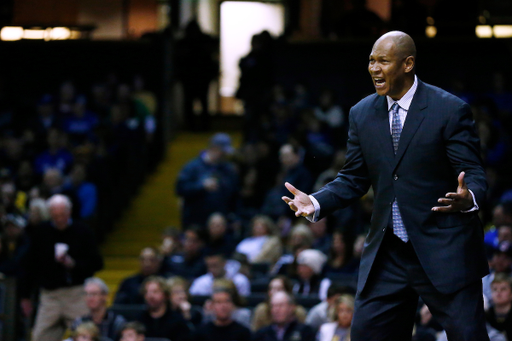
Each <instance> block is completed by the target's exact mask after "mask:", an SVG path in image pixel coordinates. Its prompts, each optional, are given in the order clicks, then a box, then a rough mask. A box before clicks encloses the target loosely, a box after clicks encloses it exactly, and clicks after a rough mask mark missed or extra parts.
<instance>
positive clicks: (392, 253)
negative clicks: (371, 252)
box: [351, 228, 489, 341]
mask: <svg viewBox="0 0 512 341" xmlns="http://www.w3.org/2000/svg"><path fill="white" fill-rule="evenodd" d="M387 230H388V231H387V232H386V235H385V237H384V240H383V241H382V245H381V247H380V249H379V252H378V254H377V257H376V259H375V263H374V264H373V267H372V270H371V272H370V275H369V277H368V281H367V283H366V287H365V288H364V290H363V291H362V292H361V293H360V294H359V295H358V296H357V297H356V304H355V313H354V319H353V322H352V328H351V340H352V341H384V340H389V341H407V340H411V335H412V329H413V325H414V320H415V315H416V308H417V305H418V297H421V298H422V300H423V301H424V302H425V303H426V305H427V306H428V307H429V309H430V312H431V313H432V315H433V316H434V318H435V319H436V321H437V322H439V323H440V324H441V326H442V327H443V328H444V329H445V330H446V333H447V335H448V340H449V341H488V340H489V337H488V336H487V330H486V327H485V317H484V309H483V298H482V283H481V282H480V281H476V282H475V283H473V284H471V285H468V286H466V287H464V288H462V289H461V290H459V291H457V292H455V293H452V294H442V293H440V292H439V291H437V290H436V289H435V287H434V285H433V284H432V283H431V282H430V280H429V279H428V277H427V274H426V273H425V271H423V268H422V266H421V264H420V262H419V260H418V257H417V256H416V253H415V251H414V248H413V246H412V245H411V243H410V242H408V243H404V242H402V241H401V240H400V239H399V238H398V237H396V236H395V235H394V234H393V231H392V229H391V228H388V229H387ZM432 252H435V250H432ZM446 261H447V262H449V261H450V260H449V259H447V260H446ZM439 266H440V267H442V266H443V264H439ZM468 266H471V265H470V264H468Z"/></svg>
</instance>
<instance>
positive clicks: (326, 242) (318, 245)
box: [308, 218, 333, 254]
mask: <svg viewBox="0 0 512 341" xmlns="http://www.w3.org/2000/svg"><path fill="white" fill-rule="evenodd" d="M327 222H328V220H327V218H323V219H320V220H319V221H317V222H316V223H312V222H310V223H309V224H308V226H309V229H310V230H311V232H312V233H313V237H314V238H315V239H314V241H313V249H315V250H318V251H321V252H322V253H324V254H328V253H329V249H330V248H331V244H332V238H333V237H332V236H331V235H330V234H329V233H328V231H327V229H328V227H327Z"/></svg>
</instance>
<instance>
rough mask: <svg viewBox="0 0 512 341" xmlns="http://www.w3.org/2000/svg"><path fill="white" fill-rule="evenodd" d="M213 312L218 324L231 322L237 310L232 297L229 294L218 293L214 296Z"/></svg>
mask: <svg viewBox="0 0 512 341" xmlns="http://www.w3.org/2000/svg"><path fill="white" fill-rule="evenodd" d="M212 304H213V312H214V314H215V317H216V318H217V321H218V322H221V323H226V322H229V321H230V320H231V314H232V313H233V310H234V309H235V306H234V305H233V301H232V300H231V296H230V295H229V294H228V293H227V292H217V293H214V294H213V296H212Z"/></svg>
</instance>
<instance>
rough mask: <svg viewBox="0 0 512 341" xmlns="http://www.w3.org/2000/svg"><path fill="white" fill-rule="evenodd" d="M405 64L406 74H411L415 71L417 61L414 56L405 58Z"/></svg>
mask: <svg viewBox="0 0 512 341" xmlns="http://www.w3.org/2000/svg"><path fill="white" fill-rule="evenodd" d="M404 64H405V72H406V73H409V72H411V71H412V70H413V69H414V65H415V64H416V60H415V59H414V57H413V56H409V57H407V58H405V61H404Z"/></svg>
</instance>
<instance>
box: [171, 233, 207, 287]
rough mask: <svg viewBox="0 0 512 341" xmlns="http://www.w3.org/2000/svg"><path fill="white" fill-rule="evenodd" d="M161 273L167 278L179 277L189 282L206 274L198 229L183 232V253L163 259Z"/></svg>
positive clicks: (202, 246)
mask: <svg viewBox="0 0 512 341" xmlns="http://www.w3.org/2000/svg"><path fill="white" fill-rule="evenodd" d="M162 272H163V273H164V274H165V275H166V276H167V277H172V276H180V277H183V278H185V279H186V280H189V281H190V280H194V279H195V278H197V277H199V276H202V275H204V274H205V273H206V265H205V263H204V237H203V234H202V232H201V230H200V229H199V228H190V229H188V230H186V231H185V240H184V242H183V251H182V252H178V253H176V254H172V255H169V256H167V257H165V258H164V263H163V268H162Z"/></svg>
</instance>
